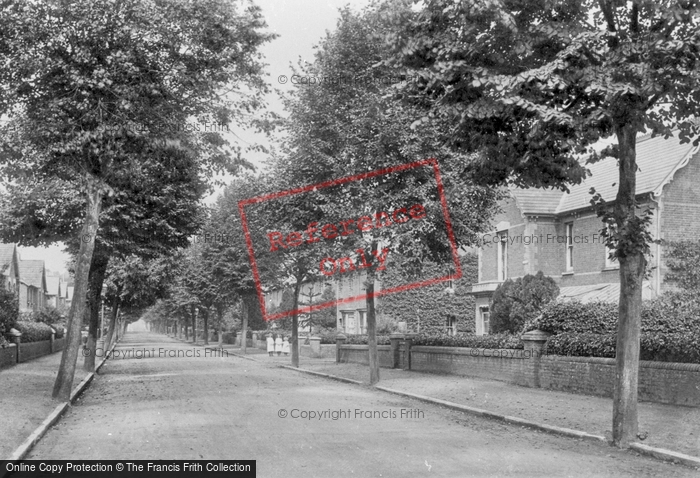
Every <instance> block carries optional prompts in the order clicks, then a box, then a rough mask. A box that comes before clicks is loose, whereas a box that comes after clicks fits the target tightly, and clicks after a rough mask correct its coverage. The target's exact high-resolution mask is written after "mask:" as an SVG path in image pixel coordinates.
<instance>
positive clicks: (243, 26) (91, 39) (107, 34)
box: [0, 0, 271, 400]
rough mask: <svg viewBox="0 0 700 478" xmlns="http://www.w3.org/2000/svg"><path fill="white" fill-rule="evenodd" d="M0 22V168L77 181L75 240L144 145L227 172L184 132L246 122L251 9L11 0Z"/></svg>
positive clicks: (94, 220)
mask: <svg viewBox="0 0 700 478" xmlns="http://www.w3.org/2000/svg"><path fill="white" fill-rule="evenodd" d="M0 24H2V25H3V26H4V28H3V30H2V32H0V52H1V54H0V58H2V62H3V64H11V65H17V68H12V69H3V70H2V72H1V73H0V91H2V94H1V96H0V114H7V115H9V117H10V118H11V122H10V125H11V127H10V128H9V131H6V132H7V133H8V134H7V135H3V136H4V138H3V139H4V142H5V147H4V149H5V155H4V157H3V160H4V161H3V162H4V173H5V175H7V176H9V177H18V176H22V175H23V174H26V171H32V172H33V174H35V175H36V176H37V177H43V178H69V179H71V180H74V181H80V184H81V187H80V190H81V192H82V193H83V194H84V196H85V200H86V201H85V209H84V217H83V226H82V230H81V236H82V237H92V238H94V237H95V236H96V232H97V230H98V228H99V215H100V209H101V202H102V198H103V197H105V196H108V195H109V194H110V193H111V191H112V187H111V186H110V182H111V180H112V173H113V172H115V171H119V170H124V169H135V168H138V165H139V162H140V161H139V155H138V152H140V151H142V150H143V148H145V147H149V146H153V145H161V146H162V145H163V144H166V145H169V147H171V148H173V149H178V150H191V151H196V155H197V157H198V159H199V161H200V163H201V166H202V167H203V169H205V170H206V171H208V172H210V173H211V172H215V171H224V170H226V169H227V168H228V167H229V166H230V165H231V163H232V162H231V160H230V153H229V152H227V151H226V149H225V146H226V142H225V141H224V140H223V138H222V137H221V135H219V134H218V133H211V132H206V133H204V134H202V135H199V136H197V137H194V136H193V135H187V134H185V133H183V132H184V131H186V128H187V126H188V125H191V121H190V120H191V119H193V118H194V119H196V121H198V122H201V123H203V124H205V125H206V124H217V125H220V124H224V125H227V124H228V123H229V122H230V121H232V120H233V121H237V120H239V119H242V118H248V119H249V118H250V116H249V115H248V112H249V111H251V110H252V109H255V108H256V107H257V106H258V105H259V104H260V94H261V93H262V91H263V90H264V89H265V87H264V84H263V82H262V79H261V76H260V72H261V65H260V63H259V62H258V57H257V49H258V47H259V46H260V45H261V44H262V43H264V42H265V41H267V40H269V39H270V38H271V36H270V35H266V34H263V33H261V32H260V29H261V28H263V27H264V26H265V25H264V22H263V21H262V19H261V14H260V11H259V9H256V8H254V7H249V8H247V9H245V10H243V9H239V8H236V6H234V5H232V4H230V3H228V2H222V1H217V0H208V1H207V2H206V4H202V3H201V2H200V3H198V4H196V5H195V4H191V3H182V2H166V3H143V2H140V1H136V0H127V1H125V2H118V3H114V2H111V1H109V0H99V1H90V2H88V1H78V2H70V3H60V2H59V3H55V2H49V3H45V2H35V3H30V4H26V3H25V2H19V1H11V2H7V3H6V4H5V6H4V7H3V9H2V10H1V11H0ZM224 89H226V91H223V90H224ZM234 98H235V100H236V101H235V103H234V102H233V99H234ZM166 118H167V120H165V119H166ZM188 121H189V122H188ZM7 129H8V128H6V130H7ZM135 152H136V153H137V154H134V153H135ZM234 154H235V152H234ZM238 154H240V151H239V152H238ZM93 249H94V243H93V242H92V241H87V242H85V241H83V242H81V243H80V249H79V251H78V254H77V261H76V276H75V277H76V278H75V298H76V300H73V302H72V306H71V311H70V314H69V319H68V338H67V347H66V349H65V351H64V353H63V356H62V359H61V366H60V369H59V373H58V376H57V379H56V384H55V387H54V393H53V396H54V397H55V398H59V399H61V400H67V399H68V397H69V395H70V391H71V386H72V381H73V375H74V370H75V361H76V359H77V354H78V347H79V340H80V333H79V330H80V320H81V319H82V316H83V314H84V309H85V301H84V300H82V298H83V297H85V296H86V292H87V288H88V284H87V282H88V281H87V279H88V273H89V269H90V262H91V260H92V254H93Z"/></svg>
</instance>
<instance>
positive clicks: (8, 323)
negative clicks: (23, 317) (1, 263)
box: [0, 287, 19, 345]
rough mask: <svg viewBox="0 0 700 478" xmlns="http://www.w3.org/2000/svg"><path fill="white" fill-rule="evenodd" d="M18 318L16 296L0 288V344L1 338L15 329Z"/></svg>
mask: <svg viewBox="0 0 700 478" xmlns="http://www.w3.org/2000/svg"><path fill="white" fill-rule="evenodd" d="M18 318H19V304H18V303H17V296H16V295H15V294H14V293H13V292H11V291H8V290H5V289H4V288H1V287H0V342H3V339H2V337H4V336H5V334H7V333H8V332H9V331H10V329H12V328H13V327H15V324H16V323H17V319H18ZM0 345H1V344H0Z"/></svg>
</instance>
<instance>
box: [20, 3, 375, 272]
mask: <svg viewBox="0 0 700 478" xmlns="http://www.w3.org/2000/svg"><path fill="white" fill-rule="evenodd" d="M254 3H255V4H257V5H259V6H260V7H261V8H262V11H263V15H264V16H265V18H266V20H267V24H268V31H269V32H273V33H277V34H278V35H279V37H278V38H277V39H275V40H273V41H272V42H270V43H268V44H267V45H265V46H264V47H263V48H262V49H261V51H262V53H263V55H264V56H265V58H266V60H265V62H266V63H267V64H268V66H267V68H266V69H267V73H268V74H269V76H268V78H267V81H268V83H270V85H271V86H272V89H273V90H275V89H279V90H281V91H289V90H290V89H291V88H292V85H291V82H290V81H289V78H290V77H291V75H292V68H291V64H294V65H296V64H297V63H298V61H299V58H301V59H302V60H304V61H309V62H311V61H313V53H314V50H313V47H314V45H316V44H318V43H319V41H320V40H321V39H322V38H323V37H324V36H325V34H326V31H332V30H333V29H335V25H336V21H337V20H338V16H339V15H338V9H340V8H342V7H343V6H345V5H350V7H351V8H353V9H354V10H360V9H361V8H362V7H364V6H366V5H367V4H368V3H369V0H325V1H323V0H256V1H255V2H254ZM281 75H284V76H286V78H287V82H286V83H281V82H280V76H281ZM268 104H269V107H270V109H271V110H273V111H275V112H277V113H280V114H283V111H282V102H281V100H280V99H279V97H278V96H277V95H276V94H275V93H272V94H271V95H269V96H268ZM237 135H238V136H239V138H240V139H241V140H242V141H243V143H242V144H243V145H245V144H246V143H258V142H264V141H265V138H264V137H258V136H256V135H254V134H252V133H245V132H237ZM248 159H250V160H251V161H252V162H253V163H254V164H259V163H260V161H261V160H262V159H264V158H263V157H262V156H261V155H251V156H250V157H248ZM217 194H218V191H217V192H216V193H214V194H212V195H210V196H209V197H207V198H206V199H205V202H206V203H208V204H211V203H213V202H214V200H215V199H216V195H217ZM62 249H63V246H62V245H60V244H56V245H53V246H51V247H49V248H35V247H20V248H19V251H20V255H21V256H22V259H25V260H27V259H43V260H44V261H45V263H46V268H47V269H49V270H52V271H56V272H61V271H65V270H66V266H65V264H66V262H67V261H68V259H69V257H68V255H67V254H65V253H64V252H63V251H62Z"/></svg>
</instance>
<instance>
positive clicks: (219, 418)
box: [0, 333, 700, 478]
mask: <svg viewBox="0 0 700 478" xmlns="http://www.w3.org/2000/svg"><path fill="white" fill-rule="evenodd" d="M208 349H209V350H216V349H218V346H217V344H215V343H213V344H210V345H209V347H208ZM222 349H223V350H224V351H225V352H218V353H217V352H211V351H207V350H206V348H204V347H201V346H197V347H195V346H194V345H193V344H191V343H183V342H182V341H179V340H175V339H172V338H168V337H165V336H163V335H159V334H150V333H143V334H137V333H129V334H127V335H126V336H125V339H124V341H123V342H122V343H120V344H119V345H118V346H117V349H116V350H115V352H121V355H115V357H113V358H112V359H110V360H109V361H108V362H107V363H106V364H105V366H104V367H103V368H102V370H101V373H100V374H99V376H97V377H96V378H95V380H94V381H93V383H92V385H91V387H90V388H89V389H88V390H87V391H86V392H85V393H84V394H83V396H82V397H81V398H80V399H78V400H77V402H76V403H75V405H74V406H73V407H71V409H70V410H68V412H67V413H66V415H65V416H64V417H63V419H62V420H61V421H60V422H59V423H58V425H56V426H54V427H53V428H51V429H50V430H49V432H48V433H47V434H46V436H45V437H44V438H43V439H42V440H41V441H40V442H39V443H38V444H37V445H36V446H35V448H34V449H33V450H32V451H31V452H30V453H29V455H28V456H27V458H28V459H51V458H53V459H68V458H83V459H155V458H157V459H190V458H192V459H197V458H199V459H202V458H226V459H256V460H258V470H259V474H258V476H262V477H266V476H284V477H285V478H293V477H295V476H300V477H301V476H304V477H308V476H402V477H403V476H423V475H425V474H427V473H426V471H428V472H430V471H432V473H430V475H431V476H514V475H518V476H543V475H544V476H697V470H694V469H693V468H689V467H685V466H677V465H672V464H669V463H662V462H660V461H656V460H651V459H650V458H647V457H645V456H640V455H639V453H636V452H635V451H621V450H617V449H614V448H611V447H609V446H608V445H606V444H605V443H602V442H594V441H590V440H576V439H571V438H562V437H558V436H554V435H550V434H546V433H542V432H540V431H538V430H536V429H532V428H531V427H523V426H516V425H512V424H506V423H502V422H499V421H494V420H488V419H485V418H481V417H478V416H474V415H470V414H464V413H461V412H459V411H455V410H450V409H447V408H445V407H443V406H436V405H434V404H429V403H425V402H424V401H421V400H415V399H413V398H408V397H406V396H396V395H392V394H388V393H386V392H383V391H381V390H378V389H376V388H372V387H368V386H357V385H354V384H344V383H339V382H332V381H329V380H327V379H324V378H319V377H313V376H309V375H302V374H299V373H296V372H293V371H289V370H285V369H281V368H280V366H281V365H288V364H289V363H290V357H288V356H287V357H285V356H280V357H277V356H274V357H268V355H267V353H266V352H265V351H264V350H259V349H253V348H250V347H249V348H248V350H247V352H248V353H247V354H246V356H245V357H241V356H240V349H239V348H237V347H235V346H232V345H224V346H222ZM129 350H131V354H129ZM138 350H141V351H147V350H149V351H153V352H150V355H149V356H147V355H146V354H144V353H142V354H141V356H140V357H139V356H138V354H134V353H133V352H134V351H138ZM161 350H162V351H163V352H161ZM187 354H189V355H190V356H186V355H187ZM244 358H245V359H246V360H244ZM51 360H54V361H55V363H54V364H53V365H52V363H51ZM59 361H60V354H54V355H52V356H47V357H43V358H41V359H38V360H35V361H31V362H27V363H25V364H20V365H17V366H15V367H12V368H10V369H5V370H3V371H1V372H0V383H2V384H3V386H4V384H5V383H6V382H5V381H4V378H5V377H4V376H7V377H8V378H9V377H13V378H11V379H12V380H15V382H13V386H12V387H10V388H9V390H10V391H14V390H17V389H19V388H21V387H20V385H21V383H22V382H26V381H27V380H29V381H30V383H32V385H31V387H32V388H31V391H32V393H18V394H17V395H15V396H14V398H13V397H12V396H6V395H5V394H3V396H2V400H3V401H2V402H0V403H2V404H4V405H6V407H5V408H4V409H5V410H8V409H12V408H13V407H15V406H14V405H13V404H16V403H23V406H22V407H21V409H22V416H24V417H25V418H24V422H22V421H21V420H19V419H16V418H14V417H8V415H7V414H5V416H3V417H2V418H0V428H2V429H3V430H8V429H9V428H8V426H12V427H13V431H12V433H9V434H6V433H2V434H0V437H1V438H2V440H3V441H1V442H0V444H2V445H3V446H4V448H2V452H3V455H2V456H7V455H8V454H9V453H8V450H10V451H11V449H13V443H14V445H15V446H16V445H18V444H19V443H20V442H21V441H22V440H23V439H24V438H25V437H26V435H27V434H28V433H31V430H32V428H33V426H34V427H35V426H36V425H37V424H39V423H40V422H41V421H42V420H43V419H44V418H45V417H46V413H48V412H50V411H51V408H52V407H53V406H55V403H53V402H51V401H50V390H51V386H52V385H53V380H52V377H55V370H56V369H57V368H58V362H59ZM300 362H301V363H300V365H301V367H303V368H304V369H306V370H309V371H311V372H315V373H323V374H330V375H334V376H339V377H344V378H346V379H348V380H350V381H352V380H355V381H359V382H365V381H366V379H367V378H368V371H367V367H366V366H362V365H357V364H336V363H335V362H334V361H332V359H311V358H308V357H301V358H300ZM52 366H54V367H55V368H53V370H54V371H53V374H51V373H50V370H51V369H52ZM20 367H22V368H21V369H20ZM42 370H43V372H42ZM7 372H11V373H9V374H8V373H7ZM25 377H26V379H25ZM29 377H31V378H29ZM42 377H43V378H42ZM78 380H79V377H77V376H76V383H77V382H78ZM380 385H381V386H382V387H386V388H388V389H392V390H395V391H398V392H399V393H406V394H413V395H417V396H428V397H430V398H432V399H437V400H438V401H439V400H443V401H448V402H451V403H460V404H465V406H469V407H475V408H480V409H488V410H492V411H494V413H502V414H508V415H511V416H515V417H520V418H523V419H527V420H532V421H539V422H540V423H543V424H551V425H554V426H561V427H567V428H574V429H577V430H582V431H587V432H590V433H592V434H603V435H604V434H605V432H606V430H607V429H609V422H610V417H611V415H612V409H611V407H612V405H611V403H610V402H611V401H610V400H608V399H603V398H599V397H588V396H581V395H573V394H567V393H560V392H552V391H546V390H541V389H528V388H523V387H517V386H513V385H508V384H504V383H501V382H494V381H485V380H474V379H468V378H464V377H454V376H448V375H433V374H423V373H418V372H408V371H403V370H390V369H381V382H380ZM12 393H14V392H12ZM47 397H48V398H49V401H48V403H47V400H46V398H47ZM358 409H359V410H360V411H361V412H362V411H370V412H379V413H380V414H381V413H382V412H384V413H385V414H390V413H391V412H393V413H394V414H395V415H397V418H381V417H377V416H376V414H375V416H374V418H371V419H364V418H362V416H360V417H359V418H358V417H354V416H353V417H342V416H341V417H339V418H338V419H333V418H332V414H333V412H339V411H343V410H348V411H349V413H350V412H352V413H351V415H352V414H354V413H355V410H358ZM281 410H286V411H288V413H290V414H291V413H296V414H297V415H299V413H301V412H304V411H306V412H310V411H315V412H317V413H318V414H322V413H323V412H326V411H327V412H326V416H325V418H324V417H323V416H322V417H321V418H319V419H302V418H291V417H286V419H282V418H280V417H281V415H278V414H279V413H281ZM293 410H296V412H293ZM401 410H414V411H421V412H422V413H421V414H418V413H413V416H410V417H407V418H405V419H402V418H398V416H399V415H400V414H401V413H402V412H401ZM699 415H700V410H699V409H695V408H688V407H674V406H668V405H658V404H649V403H642V404H640V430H643V431H647V432H648V434H649V435H648V438H647V440H646V441H645V442H644V443H648V444H650V445H652V446H661V447H663V448H670V449H671V450H676V451H681V452H683V453H687V454H691V455H693V454H694V455H695V456H700V452H699V449H700V441H699V440H698V434H699V433H700V426H699V425H700V422H699V421H698V419H699ZM516 423H517V422H516ZM17 424H19V425H17ZM6 425H7V426H6ZM17 426H18V427H19V428H18V429H17V430H14V427H17ZM25 432H26V433H25ZM23 434H24V435H23ZM419 465H420V466H419Z"/></svg>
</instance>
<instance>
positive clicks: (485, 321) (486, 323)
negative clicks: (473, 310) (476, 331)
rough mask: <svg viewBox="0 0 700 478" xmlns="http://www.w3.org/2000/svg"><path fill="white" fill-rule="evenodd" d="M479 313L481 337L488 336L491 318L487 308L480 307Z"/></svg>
mask: <svg viewBox="0 0 700 478" xmlns="http://www.w3.org/2000/svg"><path fill="white" fill-rule="evenodd" d="M479 311H480V312H481V331H482V335H488V334H489V331H490V329H491V324H490V318H491V313H490V312H489V308H488V307H481V308H480V309H479Z"/></svg>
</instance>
